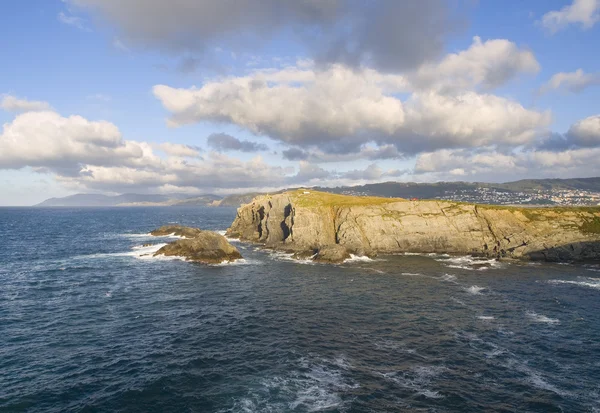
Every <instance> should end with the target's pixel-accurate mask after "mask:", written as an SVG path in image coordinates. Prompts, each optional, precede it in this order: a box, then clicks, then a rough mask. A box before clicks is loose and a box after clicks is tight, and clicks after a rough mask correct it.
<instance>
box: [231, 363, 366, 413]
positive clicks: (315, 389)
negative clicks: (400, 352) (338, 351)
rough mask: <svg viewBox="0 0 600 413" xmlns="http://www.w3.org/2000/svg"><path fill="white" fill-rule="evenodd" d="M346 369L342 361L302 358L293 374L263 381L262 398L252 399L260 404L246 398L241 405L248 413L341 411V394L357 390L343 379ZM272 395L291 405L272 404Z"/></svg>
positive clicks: (347, 366) (346, 366) (350, 382)
mask: <svg viewBox="0 0 600 413" xmlns="http://www.w3.org/2000/svg"><path fill="white" fill-rule="evenodd" d="M331 364H333V365H334V366H335V367H332V366H331ZM349 367H350V365H349V364H348V362H347V361H346V360H345V359H344V358H343V357H339V358H337V359H335V360H333V363H332V362H331V361H327V360H320V361H319V362H318V363H315V362H314V361H309V360H307V359H305V358H302V359H301V360H300V369H299V370H292V371H290V372H289V373H288V374H286V376H283V377H281V376H275V377H270V378H266V379H264V380H262V385H263V386H264V390H265V391H260V393H263V394H264V395H263V396H262V397H261V396H257V395H253V396H254V398H257V397H259V398H260V399H262V400H259V401H258V402H254V401H251V399H250V398H245V399H243V400H244V402H243V405H244V406H246V407H247V408H248V409H249V410H248V411H291V410H301V411H311V412H312V411H322V410H331V409H335V408H340V407H342V405H343V401H342V398H341V395H340V393H341V392H343V391H344V390H347V389H352V388H357V387H358V384H355V383H354V382H352V381H351V380H349V379H347V378H345V377H344V374H343V370H346V369H348V368H349ZM339 368H341V370H340V369H339ZM273 392H276V393H278V394H280V395H283V396H284V397H285V399H287V400H291V401H290V402H287V403H285V404H284V403H283V402H280V403H273V402H272V401H271V399H270V395H271V394H272V393H273ZM240 407H241V406H240Z"/></svg>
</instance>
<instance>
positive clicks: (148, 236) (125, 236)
mask: <svg viewBox="0 0 600 413" xmlns="http://www.w3.org/2000/svg"><path fill="white" fill-rule="evenodd" d="M119 236H121V237H124V238H134V239H135V238H148V239H154V238H174V239H185V237H182V236H181V235H175V233H173V234H169V235H152V234H151V233H149V232H148V233H145V234H119Z"/></svg>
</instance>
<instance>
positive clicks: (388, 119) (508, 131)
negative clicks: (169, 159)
mask: <svg viewBox="0 0 600 413" xmlns="http://www.w3.org/2000/svg"><path fill="white" fill-rule="evenodd" d="M482 76H483V77H481V78H480V79H485V76H484V75H482ZM482 81H484V80H482ZM408 85H409V83H408V82H407V81H406V78H404V77H403V76H400V75H384V74H381V73H379V72H377V71H375V70H372V69H362V70H352V69H349V68H347V67H344V66H341V65H335V66H330V67H328V68H327V69H325V70H318V69H315V68H312V69H296V68H288V69H284V70H282V71H264V70H263V71H257V72H255V73H253V74H251V75H249V76H245V77H237V78H226V79H221V80H214V81H209V82H207V83H205V84H204V85H203V86H202V87H200V88H190V89H176V88H171V87H169V86H164V85H158V86H155V87H154V95H155V96H156V97H157V98H158V99H159V100H160V101H161V102H162V104H163V106H164V107H165V108H166V109H167V110H168V111H169V112H171V117H170V119H169V122H170V124H171V125H173V126H179V125H183V124H186V123H193V122H201V121H215V122H223V123H232V124H235V125H237V126H240V127H243V128H245V129H247V130H249V131H251V132H253V133H255V134H259V135H266V136H269V137H270V138H272V139H275V140H279V141H282V142H285V143H287V144H290V145H295V146H299V147H318V148H320V149H321V150H322V151H324V152H327V153H335V154H346V153H350V152H352V153H356V152H357V151H360V148H361V146H362V145H364V144H365V143H366V142H368V141H372V140H373V141H376V142H378V143H379V144H382V145H384V144H393V145H395V146H396V148H397V149H398V151H400V152H407V153H416V152H419V151H421V150H423V149H434V148H435V147H439V148H441V147H459V146H467V147H468V146H477V145H481V144H490V143H491V142H492V141H495V142H496V143H498V144H503V145H506V144H517V145H520V144H524V143H527V142H528V141H530V140H532V139H533V138H534V136H535V135H536V134H537V133H538V132H539V131H540V130H542V129H544V128H545V127H546V126H547V125H548V124H549V122H550V115H549V113H540V112H536V111H533V110H528V109H526V108H524V107H523V106H522V105H520V104H519V103H517V102H514V101H511V100H508V99H506V98H502V97H499V96H495V95H490V94H478V93H475V92H464V91H463V92H461V93H458V92H457V93H455V95H446V94H440V93H439V92H433V91H424V92H416V93H413V94H412V96H411V97H410V98H409V99H408V100H407V101H406V102H402V101H401V100H400V98H399V97H397V93H398V92H400V91H403V90H406V88H408V87H409V86H408ZM295 156H296V157H297V156H301V154H300V153H295Z"/></svg>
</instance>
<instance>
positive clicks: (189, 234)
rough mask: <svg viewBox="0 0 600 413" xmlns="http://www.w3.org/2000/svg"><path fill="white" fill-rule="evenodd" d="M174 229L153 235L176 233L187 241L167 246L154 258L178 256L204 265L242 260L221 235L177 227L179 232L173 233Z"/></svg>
mask: <svg viewBox="0 0 600 413" xmlns="http://www.w3.org/2000/svg"><path fill="white" fill-rule="evenodd" d="M174 228H175V227H173V226H166V227H161V228H159V230H157V231H152V232H151V234H152V235H159V236H160V235H163V234H164V235H171V234H173V233H174V234H175V235H181V236H185V237H186V239H180V240H177V241H175V242H171V243H169V244H167V245H165V246H164V247H162V248H161V249H159V250H158V251H157V252H156V253H155V254H154V256H158V255H165V256H176V257H182V258H185V259H186V260H187V261H194V262H201V263H204V264H219V263H222V262H232V261H235V260H239V259H241V258H242V255H241V254H240V252H239V251H238V250H237V248H235V247H234V246H233V245H231V244H230V243H229V242H228V241H227V239H226V238H225V237H224V236H223V235H221V234H217V233H216V232H212V231H202V230H200V229H198V228H189V227H177V231H176V232H173V231H172V229H174ZM168 231H170V232H168ZM165 232H166V234H165ZM155 233H156V234H155Z"/></svg>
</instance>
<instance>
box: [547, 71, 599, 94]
mask: <svg viewBox="0 0 600 413" xmlns="http://www.w3.org/2000/svg"><path fill="white" fill-rule="evenodd" d="M594 85H600V73H585V72H584V71H583V70H582V69H577V70H576V71H574V72H560V73H556V74H555V75H553V76H552V77H551V78H550V80H549V81H548V82H547V83H545V84H544V85H543V86H542V87H541V88H540V89H539V93H540V94H543V93H547V92H550V91H552V90H558V89H562V90H565V91H568V92H572V93H579V92H582V91H583V90H584V89H586V88H588V87H590V86H594Z"/></svg>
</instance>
